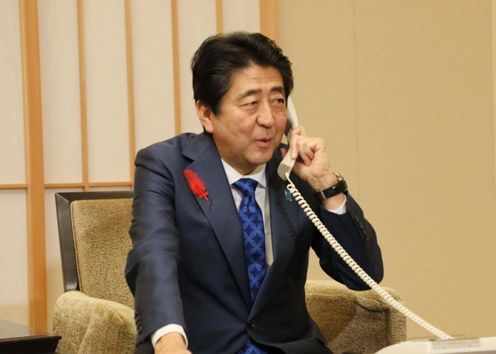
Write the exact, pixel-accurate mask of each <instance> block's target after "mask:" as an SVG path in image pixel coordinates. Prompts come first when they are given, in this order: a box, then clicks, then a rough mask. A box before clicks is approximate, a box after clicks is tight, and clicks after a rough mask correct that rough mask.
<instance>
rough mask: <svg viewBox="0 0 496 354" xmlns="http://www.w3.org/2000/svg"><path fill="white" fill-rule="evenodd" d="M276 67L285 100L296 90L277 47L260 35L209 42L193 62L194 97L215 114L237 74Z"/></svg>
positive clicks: (287, 63)
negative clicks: (251, 66) (235, 73)
mask: <svg viewBox="0 0 496 354" xmlns="http://www.w3.org/2000/svg"><path fill="white" fill-rule="evenodd" d="M253 64H256V65H260V66H266V67H274V68H275V69H277V70H278V71H279V73H280V74H281V76H282V80H283V83H284V91H285V95H286V98H287V97H288V96H289V94H290V92H291V90H292V89H293V73H292V71H291V62H290V61H289V59H288V58H287V57H286V56H285V55H284V54H283V52H282V49H281V48H279V47H278V46H277V45H276V43H275V42H274V41H273V40H271V39H270V38H267V37H266V36H264V35H263V34H261V33H247V32H232V33H228V34H218V35H215V36H211V37H209V38H207V39H206V40H205V41H204V42H203V43H202V44H201V46H200V47H199V48H198V50H197V51H196V53H195V55H194V56H193V59H192V61H191V70H192V72H193V94H194V98H195V102H196V101H201V102H202V103H203V104H205V105H206V106H207V107H209V108H210V109H211V110H212V112H213V113H214V114H218V113H219V104H220V101H221V99H222V97H223V96H224V95H225V94H226V92H227V91H228V90H229V88H230V87H231V79H232V75H233V73H234V71H236V70H239V69H243V68H246V67H248V66H250V65H253Z"/></svg>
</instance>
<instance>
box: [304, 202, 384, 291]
mask: <svg viewBox="0 0 496 354" xmlns="http://www.w3.org/2000/svg"><path fill="white" fill-rule="evenodd" d="M346 209H347V212H346V213H345V214H343V215H337V214H334V213H331V212H329V211H327V210H325V209H324V208H322V207H320V210H319V214H320V215H319V216H320V218H321V219H322V222H323V223H324V225H326V227H327V228H328V230H329V231H330V232H331V234H332V235H333V236H334V238H335V239H336V241H338V242H339V244H340V245H341V246H342V247H343V248H344V249H345V250H346V252H347V253H348V254H349V255H350V256H351V257H352V258H353V259H354V260H355V261H356V262H357V263H358V265H360V267H361V268H362V269H363V270H364V271H365V272H366V273H367V274H368V275H369V276H370V277H371V278H372V279H374V280H375V281H376V282H380V281H381V280H382V278H383V274H384V270H383V263H382V255H381V250H380V247H379V245H378V243H377V237H376V233H375V231H374V228H373V227H372V225H371V224H370V223H369V222H368V221H367V220H366V219H365V216H364V214H363V211H362V209H361V208H360V206H359V205H358V204H357V202H356V201H355V200H354V199H353V197H351V195H349V194H348V195H347V202H346ZM312 248H313V249H314V251H315V252H316V253H317V255H318V257H319V259H320V266H321V268H322V269H323V270H324V271H325V272H326V273H327V274H328V275H330V276H331V277H332V278H333V279H335V280H337V281H339V282H340V283H342V284H344V285H346V286H347V287H348V288H350V289H353V290H366V289H369V286H367V285H366V284H365V283H364V282H363V281H362V280H361V279H360V278H359V277H358V276H357V275H356V274H355V272H354V271H353V270H351V269H350V267H349V266H348V265H347V264H346V263H345V262H344V261H343V260H342V259H341V257H340V256H339V255H338V254H337V253H336V251H334V250H333V249H332V247H331V246H330V245H329V244H328V242H327V240H326V239H325V238H324V237H323V236H322V235H321V234H320V233H319V231H318V230H316V234H315V236H314V238H313V242H312Z"/></svg>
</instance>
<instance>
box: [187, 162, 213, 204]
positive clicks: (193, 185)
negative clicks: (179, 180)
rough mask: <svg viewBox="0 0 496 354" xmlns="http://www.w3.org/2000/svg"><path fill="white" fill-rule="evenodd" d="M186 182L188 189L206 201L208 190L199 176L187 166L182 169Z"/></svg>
mask: <svg viewBox="0 0 496 354" xmlns="http://www.w3.org/2000/svg"><path fill="white" fill-rule="evenodd" d="M183 174H184V177H185V178H186V182H188V186H189V189H191V191H192V192H193V194H194V195H195V196H197V197H198V198H201V199H205V200H207V201H208V191H207V188H205V184H204V183H203V181H202V180H201V178H200V177H198V175H197V174H196V173H195V171H193V170H192V169H191V168H187V169H185V170H184V171H183Z"/></svg>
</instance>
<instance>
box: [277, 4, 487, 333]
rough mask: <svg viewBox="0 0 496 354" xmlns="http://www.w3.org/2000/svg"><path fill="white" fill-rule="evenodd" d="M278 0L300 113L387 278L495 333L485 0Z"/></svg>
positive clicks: (419, 306)
mask: <svg viewBox="0 0 496 354" xmlns="http://www.w3.org/2000/svg"><path fill="white" fill-rule="evenodd" d="M279 5H280V14H281V15H280V24H281V26H280V33H281V44H282V46H283V48H285V49H286V50H287V51H288V52H289V54H290V55H291V56H290V58H291V59H292V60H293V62H294V67H295V72H296V74H297V78H296V90H295V91H296V92H295V98H296V104H297V107H298V108H297V109H298V111H299V117H300V122H302V123H303V124H305V125H311V126H313V127H314V128H312V130H313V131H314V133H319V134H325V135H324V137H325V138H326V139H327V140H328V142H329V152H330V154H331V159H332V161H333V162H334V161H335V164H336V168H337V169H338V170H341V171H342V172H343V173H345V175H346V177H347V179H349V180H350V183H349V187H350V192H351V193H352V194H353V195H355V196H357V198H358V200H359V202H360V204H361V206H362V207H363V208H364V211H365V214H366V215H367V216H368V218H369V220H371V222H372V224H373V225H374V227H375V228H376V231H377V233H378V237H379V240H380V243H381V246H382V250H383V256H384V260H385V275H386V278H385V280H384V285H386V286H390V287H393V288H395V289H396V290H398V291H399V293H400V294H401V296H402V297H403V299H404V300H405V302H407V303H408V304H409V305H410V306H411V307H412V308H413V309H414V310H415V311H416V312H418V313H419V314H420V315H422V316H423V317H425V318H426V319H428V320H430V321H432V322H433V323H434V324H435V325H437V326H438V327H439V328H441V329H443V330H444V331H446V332H447V333H450V334H453V335H456V336H460V335H462V336H463V335H466V336H483V335H493V333H494V328H496V317H495V316H494V314H495V313H496V308H495V304H494V301H493V296H492V295H493V294H494V293H495V292H496V289H495V286H496V285H495V284H494V282H491V281H490V282H488V281H487V279H495V278H496V268H495V266H494V264H495V263H494V259H495V257H496V238H495V237H494V235H495V232H496V223H495V218H494V213H495V211H496V202H495V185H494V180H495V175H494V171H495V166H494V146H495V137H494V86H493V85H492V84H493V75H494V57H492V53H494V47H493V45H494V44H493V43H494V37H493V36H492V34H493V31H492V27H491V22H492V24H493V25H494V21H495V18H494V12H493V13H492V9H491V5H494V2H491V1H489V0H481V1H465V0H440V1H434V2H433V1H430V0H418V1H408V0H402V1H398V0H380V1H375V0H370V1H369V0H364V1H354V2H346V1H341V0H333V1H327V0H325V1H324V0H323V1H318V0H316V1H313V2H312V6H311V7H310V6H307V5H306V4H303V3H298V2H294V1H291V0H279ZM316 55H317V57H316ZM302 78H303V79H302ZM325 81H327V83H326V82H325ZM316 127H318V128H319V130H318V131H317V130H316V129H315V128H316ZM342 167H344V168H345V169H342ZM346 171H348V172H346ZM348 173H349V174H348ZM474 181H476V187H474V188H470V187H468V188H469V191H468V192H467V193H463V192H461V193H460V192H457V191H458V190H459V188H460V186H473V185H474ZM355 191H358V192H359V193H358V195H357V193H356V192H355ZM313 265H314V267H315V268H314V269H317V267H318V266H317V263H316V262H314V264H313ZM481 270H482V271H481ZM309 276H310V278H314V279H315V278H322V279H324V278H327V277H326V276H325V275H324V274H323V273H321V272H319V273H317V272H315V273H311V274H310V275H309ZM481 284H483V286H481ZM463 304H470V306H463ZM426 335H427V334H426V332H425V331H424V330H422V329H420V328H419V327H418V326H415V325H410V326H409V336H410V337H419V336H426Z"/></svg>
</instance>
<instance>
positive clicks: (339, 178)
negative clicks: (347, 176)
mask: <svg viewBox="0 0 496 354" xmlns="http://www.w3.org/2000/svg"><path fill="white" fill-rule="evenodd" d="M333 173H334V176H336V178H337V179H338V182H340V181H343V180H344V178H343V176H341V174H340V173H339V172H333Z"/></svg>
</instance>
